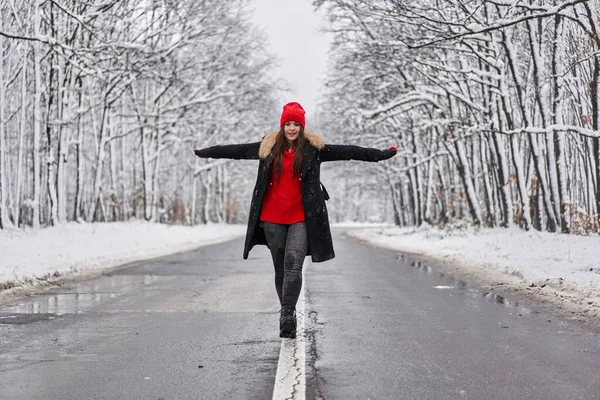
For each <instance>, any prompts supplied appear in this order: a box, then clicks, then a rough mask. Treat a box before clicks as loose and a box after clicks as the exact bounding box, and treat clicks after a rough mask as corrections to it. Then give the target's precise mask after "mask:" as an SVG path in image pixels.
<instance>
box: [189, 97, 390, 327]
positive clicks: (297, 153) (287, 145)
mask: <svg viewBox="0 0 600 400" xmlns="http://www.w3.org/2000/svg"><path fill="white" fill-rule="evenodd" d="M304 114H305V112H304V109H303V108H302V106H301V105H300V104H298V103H295V102H292V103H288V104H286V105H284V106H283V113H282V114H281V119H280V124H279V126H280V129H279V131H278V132H272V133H269V134H267V135H266V136H265V137H264V138H263V139H262V141H260V142H256V143H246V144H234V145H224V146H213V147H208V148H205V149H201V150H194V153H196V155H197V156H198V157H203V158H204V157H212V158H233V159H259V160H260V162H259V165H258V177H257V179H256V186H255V187H254V193H253V196H252V203H251V206H250V215H249V217H248V230H247V232H246V244H245V248H244V259H247V258H248V253H249V252H250V250H251V249H252V247H254V245H257V244H264V245H267V247H268V248H269V250H270V252H271V256H272V258H273V265H274V267H275V289H276V290H277V295H278V297H279V302H280V304H281V312H280V319H279V336H280V337H285V338H295V337H296V314H295V310H296V303H297V301H298V297H299V295H300V289H301V287H302V264H303V262H304V258H305V257H306V256H307V255H310V256H311V258H312V261H313V262H322V261H327V260H330V259H332V258H333V257H334V256H335V254H334V252H333V243H332V240H331V231H330V228H329V218H328V217H327V208H326V207H325V200H327V199H329V196H328V195H327V192H326V191H325V188H324V187H323V185H322V184H321V182H320V180H319V179H320V165H321V162H323V161H336V160H362V161H375V162H376V161H381V160H386V159H388V158H390V157H393V156H394V155H395V154H396V152H397V149H398V146H397V145H394V146H392V147H390V148H389V149H388V150H377V149H371V148H364V147H358V146H348V145H330V144H325V142H324V141H323V139H322V138H321V137H319V136H318V135H316V134H314V133H311V132H307V131H305V130H304V126H305V117H304Z"/></svg>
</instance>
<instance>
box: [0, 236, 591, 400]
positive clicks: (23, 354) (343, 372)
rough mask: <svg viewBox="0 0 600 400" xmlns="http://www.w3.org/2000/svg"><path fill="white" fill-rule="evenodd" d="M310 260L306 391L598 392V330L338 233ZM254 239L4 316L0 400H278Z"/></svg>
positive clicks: (434, 394) (1, 310) (374, 394)
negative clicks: (326, 257)
mask: <svg viewBox="0 0 600 400" xmlns="http://www.w3.org/2000/svg"><path fill="white" fill-rule="evenodd" d="M334 245H335V248H336V253H337V257H336V258H335V259H334V260H332V261H329V262H326V263H321V264H310V263H308V265H307V272H306V274H305V276H306V286H305V292H306V310H305V324H306V335H305V336H306V371H305V372H306V397H307V398H309V399H312V398H319V397H321V398H324V399H600V379H599V378H600V372H599V371H600V368H599V367H600V337H599V336H598V334H596V333H594V332H591V331H588V330H586V328H584V327H581V326H579V325H576V324H574V323H571V322H566V321H563V320H560V319H558V318H556V317H553V316H550V315H547V314H543V313H535V312H532V311H531V309H530V308H528V307H523V306H522V305H520V304H516V301H515V300H514V299H505V298H502V297H500V296H496V295H494V294H486V293H484V292H481V291H479V290H477V289H476V288H473V287H470V286H469V285H468V284H466V283H464V282H460V281H454V280H452V279H450V278H448V277H445V276H440V274H439V273H438V271H437V270H436V269H435V268H432V267H430V266H426V265H422V264H419V263H414V262H411V261H410V260H405V259H403V258H402V257H401V256H399V255H398V253H396V252H393V251H388V250H382V249H375V248H371V247H369V246H366V245H363V244H361V243H360V242H358V241H356V240H354V239H349V238H346V237H344V236H343V235H340V233H339V232H338V233H336V234H335V237H334ZM242 248H243V241H242V240H241V239H238V240H235V241H232V242H229V243H224V244H219V245H215V246H210V247H205V248H201V249H199V250H197V251H194V252H190V253H185V254H179V255H175V256H171V257H166V258H162V259H158V260H155V261H153V262H144V263H140V264H137V265H132V266H130V267H128V268H125V269H123V270H120V271H117V272H114V273H111V274H110V276H103V277H101V278H98V279H94V280H91V281H87V282H82V283H79V284H75V285H71V286H65V287H58V288H56V289H53V290H51V291H49V292H46V293H44V294H41V295H38V296H35V297H32V298H29V299H24V300H21V301H19V302H17V303H15V304H9V305H5V306H3V307H0V338H1V341H0V398H1V399H269V398H271V397H272V394H273V386H274V379H275V375H276V371H277V365H278V359H279V352H280V347H281V340H280V339H279V338H278V336H277V334H278V331H277V320H278V306H277V299H276V295H275V291H274V289H273V288H272V272H271V271H272V266H271V264H270V258H269V254H268V252H267V250H266V248H264V247H257V248H255V249H254V250H253V252H252V254H251V258H250V259H249V260H242V259H241V252H242Z"/></svg>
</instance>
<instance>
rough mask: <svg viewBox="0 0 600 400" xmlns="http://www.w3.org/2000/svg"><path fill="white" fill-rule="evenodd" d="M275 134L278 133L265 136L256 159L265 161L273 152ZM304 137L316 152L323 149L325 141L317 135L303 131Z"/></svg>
mask: <svg viewBox="0 0 600 400" xmlns="http://www.w3.org/2000/svg"><path fill="white" fill-rule="evenodd" d="M277 133H278V132H271V133H269V134H267V135H266V136H265V137H264V138H263V140H262V141H261V142H260V148H259V149H258V157H259V158H260V159H261V160H266V159H267V157H269V154H271V150H273V146H275V139H276V138H277ZM304 137H306V140H308V143H310V144H311V145H312V146H313V147H314V148H316V149H317V150H323V147H325V140H323V138H322V137H321V136H319V135H317V134H316V133H313V132H306V131H305V132H304Z"/></svg>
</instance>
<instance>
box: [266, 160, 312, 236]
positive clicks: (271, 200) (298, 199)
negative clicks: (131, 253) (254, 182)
mask: <svg viewBox="0 0 600 400" xmlns="http://www.w3.org/2000/svg"><path fill="white" fill-rule="evenodd" d="M294 154H295V151H294V150H292V151H288V150H285V151H284V152H283V160H282V163H281V178H280V179H278V178H277V176H276V171H275V166H273V169H272V172H271V178H270V179H269V186H268V187H267V192H266V193H265V198H264V199H263V203H262V211H261V213H260V220H261V221H266V222H272V223H275V224H284V225H291V224H294V223H296V222H301V221H304V207H303V206H302V181H301V180H300V177H299V176H294V172H293V169H294Z"/></svg>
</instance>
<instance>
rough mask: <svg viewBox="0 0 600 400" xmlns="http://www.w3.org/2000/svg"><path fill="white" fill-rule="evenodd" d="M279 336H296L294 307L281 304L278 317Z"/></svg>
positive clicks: (292, 337) (293, 337) (290, 337)
mask: <svg viewBox="0 0 600 400" xmlns="http://www.w3.org/2000/svg"><path fill="white" fill-rule="evenodd" d="M279 337H282V338H289V339H295V338H296V308H295V307H294V306H290V305H283V306H281V311H280V317H279Z"/></svg>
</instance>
